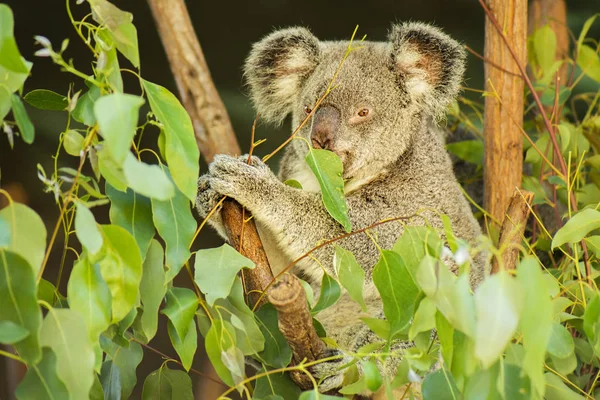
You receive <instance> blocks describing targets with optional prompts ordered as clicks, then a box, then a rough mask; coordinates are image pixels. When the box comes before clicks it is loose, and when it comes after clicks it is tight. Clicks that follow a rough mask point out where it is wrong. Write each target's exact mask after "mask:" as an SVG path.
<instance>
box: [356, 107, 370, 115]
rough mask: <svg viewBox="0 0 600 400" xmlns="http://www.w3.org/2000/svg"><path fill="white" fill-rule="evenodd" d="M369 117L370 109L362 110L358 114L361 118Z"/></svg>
mask: <svg viewBox="0 0 600 400" xmlns="http://www.w3.org/2000/svg"><path fill="white" fill-rule="evenodd" d="M367 115H369V109H368V108H363V109H362V110H360V111H359V112H358V116H359V117H366V116H367Z"/></svg>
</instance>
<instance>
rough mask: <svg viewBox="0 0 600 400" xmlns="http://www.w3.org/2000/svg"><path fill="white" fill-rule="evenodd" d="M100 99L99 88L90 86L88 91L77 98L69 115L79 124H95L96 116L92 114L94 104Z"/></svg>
mask: <svg viewBox="0 0 600 400" xmlns="http://www.w3.org/2000/svg"><path fill="white" fill-rule="evenodd" d="M99 98H100V88H99V87H98V86H91V87H90V89H89V90H88V91H87V92H86V93H84V94H83V95H81V96H80V97H79V100H78V101H77V105H76V106H75V109H74V110H73V113H72V114H71V115H72V116H73V118H74V119H75V121H77V122H81V123H82V124H84V125H87V126H94V125H95V124H96V115H95V114H94V104H95V103H96V101H97V100H98V99H99Z"/></svg>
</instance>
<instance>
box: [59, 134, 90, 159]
mask: <svg viewBox="0 0 600 400" xmlns="http://www.w3.org/2000/svg"><path fill="white" fill-rule="evenodd" d="M84 142H85V138H84V137H83V136H82V135H81V133H79V132H77V131H76V130H73V129H69V130H68V131H66V132H65V133H64V135H63V147H64V148H65V151H66V152H67V154H69V155H72V156H75V157H79V156H80V155H81V150H83V144H84Z"/></svg>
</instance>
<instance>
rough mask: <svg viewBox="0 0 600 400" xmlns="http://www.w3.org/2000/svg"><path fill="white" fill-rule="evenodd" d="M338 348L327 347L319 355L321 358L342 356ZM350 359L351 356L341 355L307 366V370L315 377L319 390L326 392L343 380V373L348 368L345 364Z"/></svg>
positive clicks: (340, 383)
mask: <svg viewBox="0 0 600 400" xmlns="http://www.w3.org/2000/svg"><path fill="white" fill-rule="evenodd" d="M343 354H344V353H342V352H341V351H340V350H337V349H332V348H328V349H326V350H325V352H324V353H323V354H322V355H321V358H329V357H333V356H342V355H343ZM350 361H352V357H348V356H343V357H340V358H336V359H334V360H330V361H324V362H320V363H318V364H315V365H313V366H311V367H309V368H308V371H309V372H310V373H311V375H312V376H313V377H315V378H316V379H317V382H318V384H319V392H321V393H326V392H329V391H330V390H334V389H337V388H339V387H341V386H342V383H343V382H344V375H345V374H346V371H347V370H348V368H347V364H348V363H349V362H350Z"/></svg>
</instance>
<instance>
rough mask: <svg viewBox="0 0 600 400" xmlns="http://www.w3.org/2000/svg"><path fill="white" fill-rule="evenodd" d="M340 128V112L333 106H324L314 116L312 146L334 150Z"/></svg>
mask: <svg viewBox="0 0 600 400" xmlns="http://www.w3.org/2000/svg"><path fill="white" fill-rule="evenodd" d="M339 127H340V112H339V111H338V110H337V109H336V108H335V107H332V106H322V107H319V108H318V109H317V112H316V113H315V115H314V116H313V125H312V132H311V141H312V145H313V147H314V148H316V149H327V150H333V147H334V139H335V134H336V133H337V131H338V129H339Z"/></svg>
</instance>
